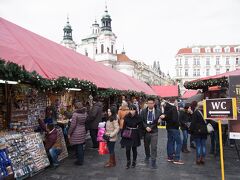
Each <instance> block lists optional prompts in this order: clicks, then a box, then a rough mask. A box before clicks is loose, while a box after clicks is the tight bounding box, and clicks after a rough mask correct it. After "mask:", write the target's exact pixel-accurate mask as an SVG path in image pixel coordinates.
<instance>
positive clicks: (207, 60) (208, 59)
mask: <svg viewBox="0 0 240 180" xmlns="http://www.w3.org/2000/svg"><path fill="white" fill-rule="evenodd" d="M206 65H210V58H209V57H207V58H206Z"/></svg>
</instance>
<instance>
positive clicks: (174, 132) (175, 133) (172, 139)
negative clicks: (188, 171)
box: [167, 129, 182, 161]
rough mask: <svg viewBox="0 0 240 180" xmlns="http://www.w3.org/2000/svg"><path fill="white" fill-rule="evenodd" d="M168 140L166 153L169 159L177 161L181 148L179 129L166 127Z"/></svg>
mask: <svg viewBox="0 0 240 180" xmlns="http://www.w3.org/2000/svg"><path fill="white" fill-rule="evenodd" d="M167 134H168V140H167V154H168V158H169V159H173V155H174V154H175V156H174V160H176V161H178V160H180V152H181V148H182V140H181V136H180V130H179V129H168V130H167ZM175 144H176V148H175Z"/></svg>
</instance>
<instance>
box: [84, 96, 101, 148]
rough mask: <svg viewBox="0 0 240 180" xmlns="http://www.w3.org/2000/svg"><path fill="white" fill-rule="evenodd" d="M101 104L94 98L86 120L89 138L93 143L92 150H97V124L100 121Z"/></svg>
mask: <svg viewBox="0 0 240 180" xmlns="http://www.w3.org/2000/svg"><path fill="white" fill-rule="evenodd" d="M102 111H103V104H102V103H101V102H100V101H99V99H98V98H96V102H94V104H93V107H92V109H91V110H90V111H89V115H88V118H87V120H86V126H87V129H89V130H90V136H91V139H92V143H93V148H98V141H97V133H98V124H99V122H101V121H102Z"/></svg>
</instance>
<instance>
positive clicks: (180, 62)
mask: <svg viewBox="0 0 240 180" xmlns="http://www.w3.org/2000/svg"><path fill="white" fill-rule="evenodd" d="M179 65H180V66H181V65H182V59H181V58H180V59H179Z"/></svg>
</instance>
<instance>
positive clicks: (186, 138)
mask: <svg viewBox="0 0 240 180" xmlns="http://www.w3.org/2000/svg"><path fill="white" fill-rule="evenodd" d="M182 135H183V141H182V148H183V149H187V142H188V131H187V130H182Z"/></svg>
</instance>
